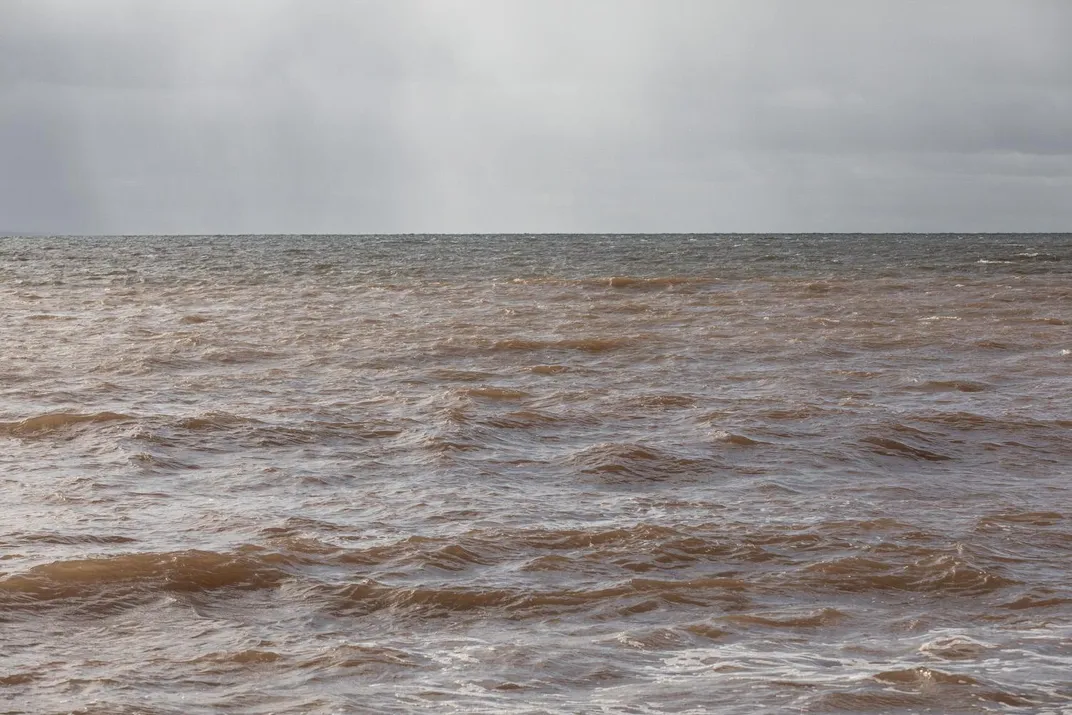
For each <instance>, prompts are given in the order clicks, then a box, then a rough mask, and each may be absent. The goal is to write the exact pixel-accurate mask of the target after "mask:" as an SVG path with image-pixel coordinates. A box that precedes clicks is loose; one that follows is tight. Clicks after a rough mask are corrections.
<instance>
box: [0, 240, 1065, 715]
mask: <svg viewBox="0 0 1072 715" xmlns="http://www.w3.org/2000/svg"><path fill="white" fill-rule="evenodd" d="M1070 257H1072V244H1070V243H1069V242H1068V238H1067V237H1062V236H1049V237H1045V236H1038V237H1029V236H1021V237H973V236H961V237H956V236H947V237H900V238H898V237H855V238H853V237H823V236H812V237H792V236H790V237H766V238H764V237H747V236H727V237H698V236H680V237H663V238H661V239H658V240H657V239H655V238H654V237H615V236H603V237H587V238H584V239H578V238H576V237H574V238H570V237H542V238H534V237H527V238H526V237H483V238H478V237H453V238H452V237H409V238H406V237H368V238H345V237H335V238H330V237H322V238H302V237H290V238H264V237H260V238H258V237H234V238H198V239H195V238H189V237H187V238H173V239H163V238H154V239H41V241H40V243H35V242H34V241H30V240H28V239H25V240H15V239H2V240H0V293H2V295H3V296H4V299H5V301H6V303H5V305H6V306H7V312H6V315H5V321H3V322H2V324H0V341H2V343H0V344H3V345H4V349H5V362H4V364H3V365H2V366H0V387H2V389H3V390H4V392H3V395H4V399H3V400H2V401H0V487H2V488H3V493H4V495H5V512H4V514H5V519H4V521H3V523H2V524H0V625H2V626H3V629H2V630H3V632H2V634H0V651H2V652H3V653H4V655H5V660H4V665H5V670H4V672H2V673H0V700H5V701H7V700H10V701H11V702H12V703H15V706H14V707H15V708H22V710H21V711H26V712H56V713H59V712H69V711H74V712H85V713H92V712H99V713H124V712H128V713H135V712H136V713H180V712H181V713H191V712H193V713H199V712H204V713H209V712H219V711H228V712H235V713H249V714H258V715H259V714H261V713H269V712H278V713H318V712H319V713H331V712H349V711H358V712H366V711H367V712H384V713H386V712H416V711H437V712H439V711H455V712H487V713H492V712H494V713H499V712H536V711H539V712H578V711H592V712H648V713H659V712H696V713H699V712H711V711H719V712H727V713H734V712H739V713H753V712H800V711H803V712H844V711H872V712H924V711H934V712H939V711H940V712H955V711H964V712H968V711H973V712H974V711H984V712H985V711H993V712H1061V711H1062V709H1067V708H1069V707H1072V690H1070V689H1069V686H1068V678H1067V673H1068V670H1069V667H1070V665H1072V661H1070V658H1069V652H1068V647H1067V643H1068V642H1069V638H1070V637H1072V630H1070V628H1072V619H1070V614H1072V590H1070V588H1069V579H1068V570H1069V567H1068V564H1069V556H1070V555H1072V509H1070V501H1069V481H1068V476H1069V474H1068V467H1067V465H1068V464H1069V463H1072V462H1070V460H1072V417H1070V411H1069V409H1068V407H1069V403H1068V397H1067V395H1068V394H1069V388H1070V387H1072V383H1070V381H1069V377H1068V367H1069V362H1068V359H1069V358H1068V355H1069V354H1070V352H1072V333H1070V332H1069V326H1070V325H1072V290H1070V289H1069V288H1068V285H1067V277H1068V270H1069V266H1072V262H1070V261H1069V260H1068V259H1069V258H1070ZM980 261H983V262H980ZM15 711H19V710H17V709H16V710H15Z"/></svg>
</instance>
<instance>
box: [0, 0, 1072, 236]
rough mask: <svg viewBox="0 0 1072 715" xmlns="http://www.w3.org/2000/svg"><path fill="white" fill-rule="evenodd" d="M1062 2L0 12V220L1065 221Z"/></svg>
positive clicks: (5, 6)
mask: <svg viewBox="0 0 1072 715" xmlns="http://www.w3.org/2000/svg"><path fill="white" fill-rule="evenodd" d="M1070 36H1072V2H1069V0H0V233H64V234H72V233H75V234H148V233H169V234H170V233H194V234H200V233H496V232H512V233H528V232H533V233H535V232H589V233H598V232H656V233H657V232H701V233H719V232H759V233H762V232H901V231H923V232H926V231H935V232H945V231H950V232H979V231H995V232H1003V231H1027V232H1030V231H1072V42H1069V41H1068V38H1069V37H1070Z"/></svg>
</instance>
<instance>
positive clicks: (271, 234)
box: [0, 229, 1072, 238]
mask: <svg viewBox="0 0 1072 715" xmlns="http://www.w3.org/2000/svg"><path fill="white" fill-rule="evenodd" d="M1068 234H1072V229H1066V230H1061V231H578V232H570V231H507V232H488V231H465V232H449V231H447V232H438V231H432V232H429V231H407V232H402V231H398V232H361V233H338V232H312V233H304V232H269V233H261V232H235V233H230V232H228V233H211V232H197V233H42V232H35V231H27V232H14V233H7V232H0V238H217V237H218V238H239V237H245V236H258V237H264V238H282V237H298V236H301V237H350V238H375V237H387V236H412V237H417V236H459V237H460V236H507V237H519V236H532V237H541V236H967V235H974V236H1038V235H1068Z"/></svg>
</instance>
